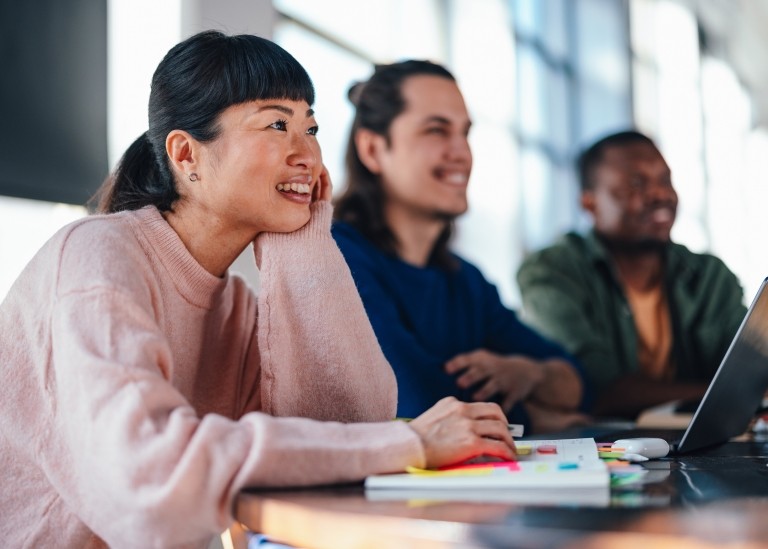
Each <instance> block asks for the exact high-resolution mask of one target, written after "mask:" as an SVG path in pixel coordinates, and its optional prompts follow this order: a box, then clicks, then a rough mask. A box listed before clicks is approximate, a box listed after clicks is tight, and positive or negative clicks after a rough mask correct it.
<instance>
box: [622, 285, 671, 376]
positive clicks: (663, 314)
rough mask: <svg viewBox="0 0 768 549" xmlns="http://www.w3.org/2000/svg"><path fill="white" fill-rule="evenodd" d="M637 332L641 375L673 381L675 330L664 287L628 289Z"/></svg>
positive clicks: (627, 292)
mask: <svg viewBox="0 0 768 549" xmlns="http://www.w3.org/2000/svg"><path fill="white" fill-rule="evenodd" d="M624 290H625V292H626V296H627V301H629V307H630V309H632V315H633V317H634V320H635V327H636V328H637V360H638V364H639V366H640V371H641V372H643V373H644V374H645V375H647V376H648V377H650V378H652V379H660V380H661V379H670V380H671V379H674V373H675V372H674V364H673V361H672V326H671V323H670V318H669V304H668V303H667V296H666V295H665V293H664V289H663V286H662V285H661V284H658V285H656V286H654V287H653V288H651V289H650V290H644V291H640V290H635V289H633V288H630V287H629V286H627V287H625V289H624Z"/></svg>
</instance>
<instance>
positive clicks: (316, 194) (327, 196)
mask: <svg viewBox="0 0 768 549" xmlns="http://www.w3.org/2000/svg"><path fill="white" fill-rule="evenodd" d="M332 196H333V183H331V176H330V174H329V173H328V168H326V167H325V166H323V171H322V172H320V177H318V178H317V181H316V182H315V186H314V187H313V188H312V202H313V203H314V202H318V201H320V200H325V201H327V202H330V201H331V197H332Z"/></svg>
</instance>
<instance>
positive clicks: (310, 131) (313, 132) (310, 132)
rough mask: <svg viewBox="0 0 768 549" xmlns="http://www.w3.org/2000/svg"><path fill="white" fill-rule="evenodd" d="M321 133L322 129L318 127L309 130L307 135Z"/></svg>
mask: <svg viewBox="0 0 768 549" xmlns="http://www.w3.org/2000/svg"><path fill="white" fill-rule="evenodd" d="M318 131H320V128H319V127H318V126H312V127H311V128H309V129H308V130H307V133H308V134H309V135H317V132H318Z"/></svg>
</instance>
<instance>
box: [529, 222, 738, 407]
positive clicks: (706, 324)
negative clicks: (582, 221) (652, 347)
mask: <svg viewBox="0 0 768 549" xmlns="http://www.w3.org/2000/svg"><path fill="white" fill-rule="evenodd" d="M665 270H666V273H665V284H666V292H667V299H668V301H669V308H670V315H671V320H672V337H673V344H672V352H673V359H674V362H675V365H676V379H677V380H679V381H683V380H686V381H709V380H711V379H712V377H713V376H714V374H715V371H716V370H717V367H718V366H719V364H720V360H721V359H722V357H723V355H724V354H725V352H726V350H727V349H728V346H729V344H730V342H731V340H732V339H733V336H734V334H735V333H736V331H737V330H738V328H739V325H740V324H741V321H742V320H743V319H744V315H745V314H746V307H745V306H744V292H743V290H742V288H741V285H740V284H739V281H738V280H737V278H736V276H735V275H734V274H733V273H732V272H731V271H730V270H729V269H728V267H726V266H725V264H724V263H723V262H722V261H721V260H720V259H718V258H716V257H714V256H712V255H709V254H696V253H693V252H691V251H690V250H688V248H686V247H685V246H681V245H680V244H670V245H669V247H668V248H667V256H666V267H665ZM517 281H518V284H519V285H520V291H521V293H522V297H523V307H524V315H525V318H526V320H527V321H528V322H529V323H530V324H532V325H534V326H535V327H537V328H538V329H539V330H540V331H541V332H542V333H544V334H545V335H547V336H549V337H550V338H552V339H554V340H555V341H558V342H560V343H561V344H562V345H563V346H564V347H565V348H566V350H568V351H569V352H571V353H572V354H573V355H575V356H576V357H577V358H578V359H579V360H580V361H581V364H582V365H583V367H584V371H585V372H586V375H587V377H588V378H589V379H590V381H591V382H592V383H593V387H594V388H595V391H596V396H597V395H600V394H601V393H602V392H603V391H604V390H605V389H606V388H608V387H609V386H610V385H611V384H612V383H613V382H614V381H616V380H617V379H618V378H619V377H621V376H622V375H624V374H629V373H632V372H636V371H637V370H638V361H637V331H636V329H635V323H634V319H633V317H632V311H631V310H630V308H629V304H628V302H627V299H626V297H625V295H624V291H623V289H622V286H621V284H620V283H619V282H618V277H617V276H616V272H615V268H614V266H613V264H612V262H611V261H610V258H609V255H608V252H607V251H606V249H605V248H604V247H603V245H602V244H601V243H600V241H599V240H598V239H597V238H596V237H595V235H594V233H589V234H587V235H586V236H581V235H578V234H576V233H569V234H567V235H565V236H564V237H563V238H562V239H560V241H558V242H557V243H556V244H555V245H553V246H551V247H549V248H546V249H544V250H541V251H539V252H536V253H534V254H532V255H530V256H529V257H528V258H527V259H526V260H525V261H524V262H523V264H522V266H521V267H520V269H519V271H518V273H517Z"/></svg>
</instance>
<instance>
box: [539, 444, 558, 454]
mask: <svg viewBox="0 0 768 549" xmlns="http://www.w3.org/2000/svg"><path fill="white" fill-rule="evenodd" d="M536 451H537V452H538V453H540V454H556V453H557V446H555V445H554V444H542V445H541V446H539V447H538V448H536Z"/></svg>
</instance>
